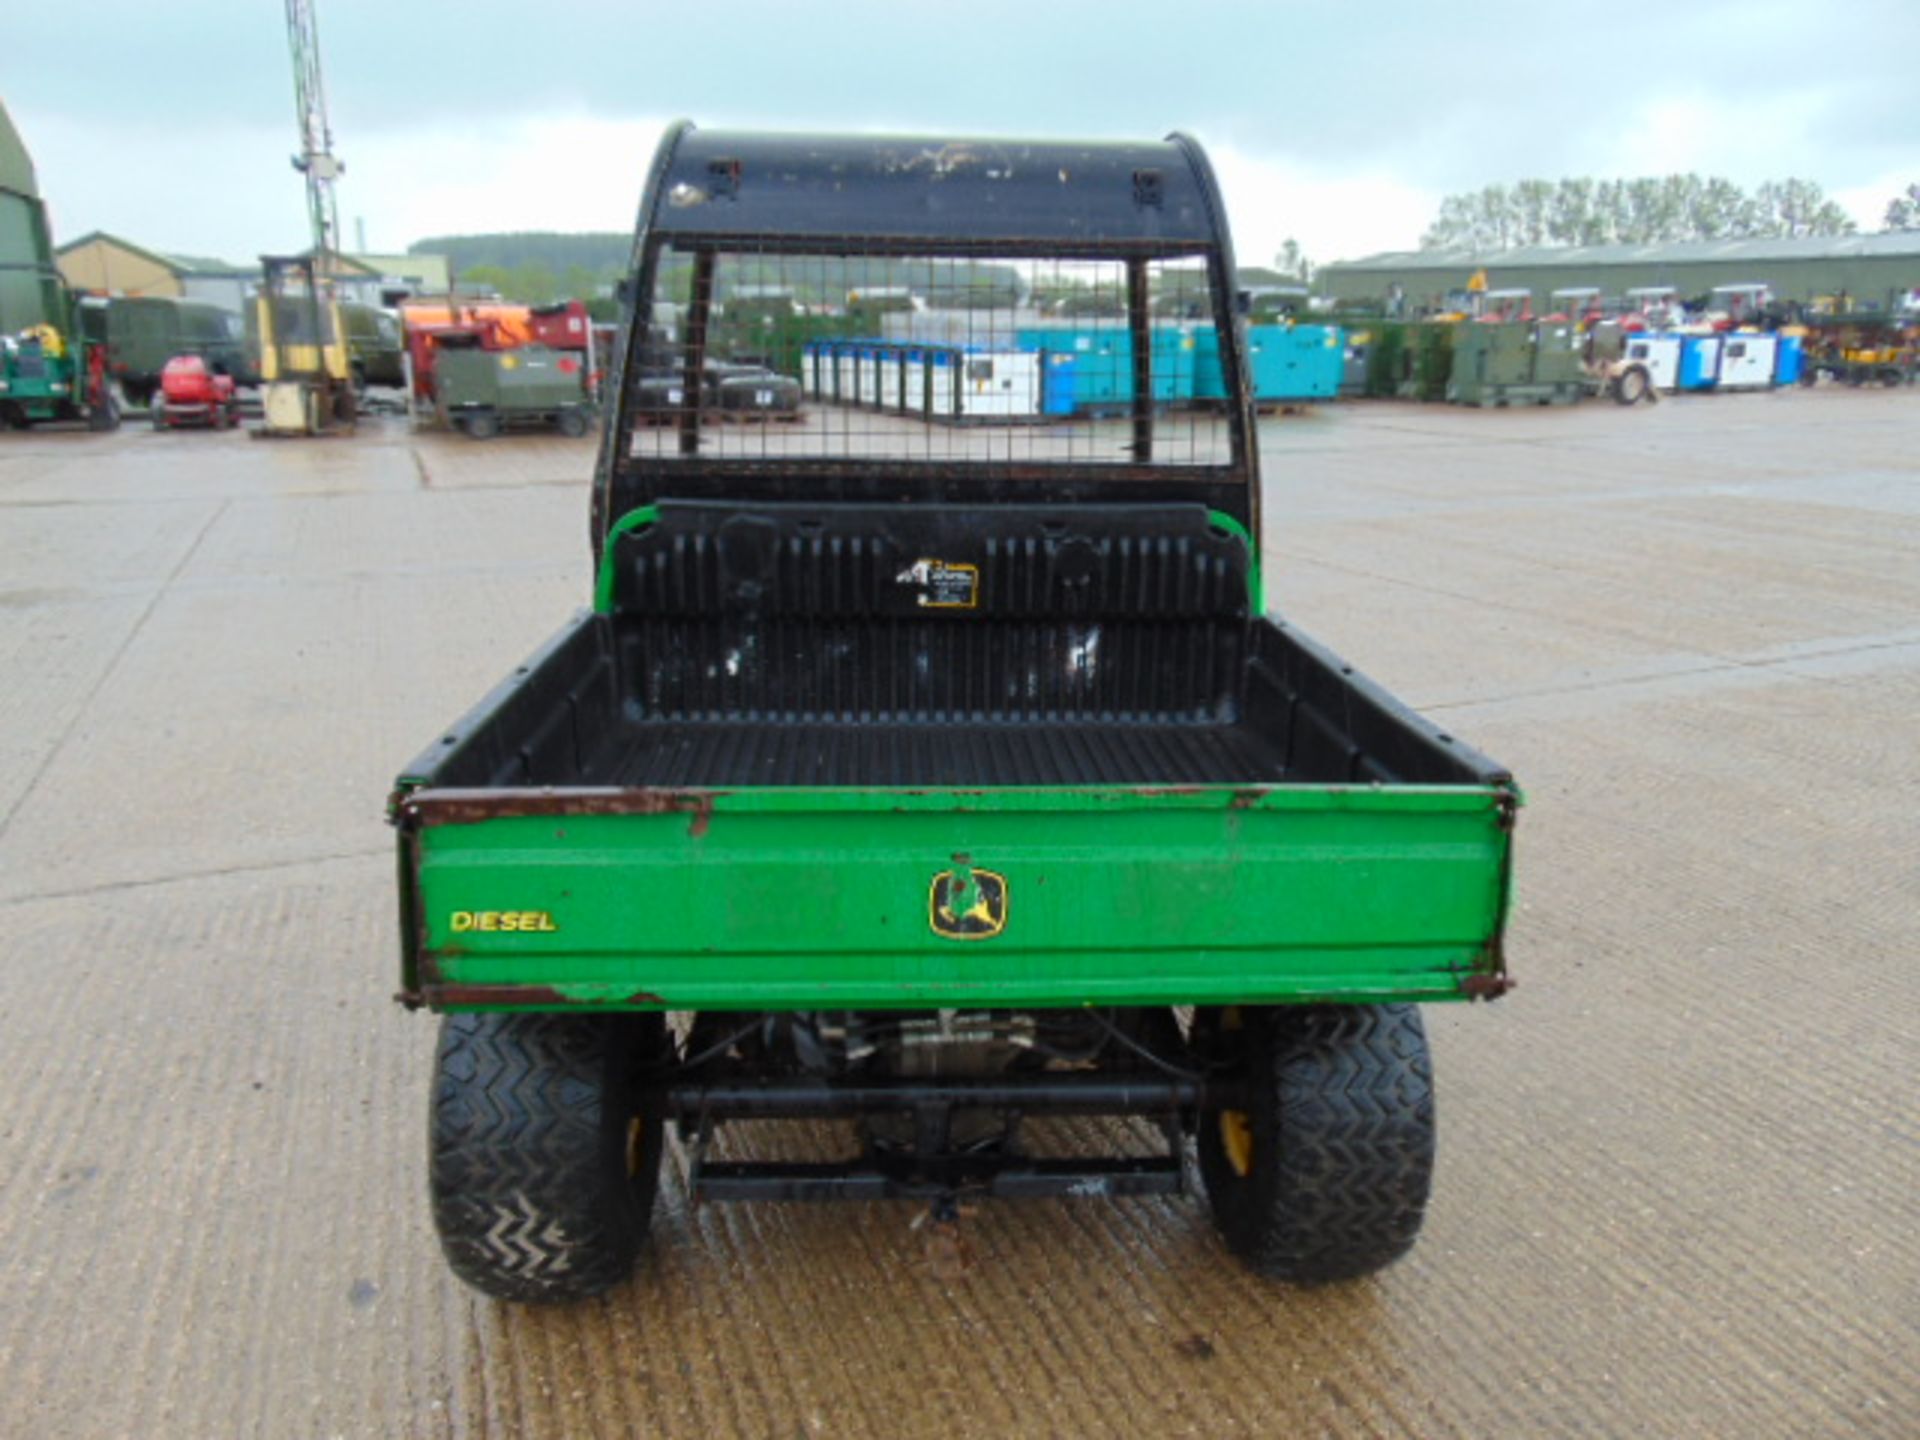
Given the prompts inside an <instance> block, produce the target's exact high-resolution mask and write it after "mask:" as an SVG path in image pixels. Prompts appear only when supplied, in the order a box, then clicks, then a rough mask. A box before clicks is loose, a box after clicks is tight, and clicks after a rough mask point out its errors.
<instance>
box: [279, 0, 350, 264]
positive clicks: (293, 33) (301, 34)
mask: <svg viewBox="0 0 1920 1440" xmlns="http://www.w3.org/2000/svg"><path fill="white" fill-rule="evenodd" d="M287 44H288V46H289V47H290V48H291V49H292V51H293V99H294V104H295V105H296V106H297V107H298V109H299V112H300V153H299V154H298V155H296V156H294V157H293V168H294V169H296V170H298V171H299V172H300V173H301V174H303V175H304V176H306V177H307V220H308V223H309V225H310V226H311V228H312V231H313V253H314V256H315V257H316V258H317V259H324V257H326V256H328V255H336V254H338V253H339V249H340V212H339V209H338V207H337V206H336V204H335V202H334V198H333V182H334V181H335V180H336V179H338V178H339V176H340V175H341V174H342V173H343V172H344V171H345V170H346V168H347V167H346V166H344V165H342V164H341V163H340V162H339V161H338V160H336V159H335V158H334V156H333V128H332V126H330V125H329V124H328V123H327V92H326V88H325V87H324V86H323V85H322V83H321V80H320V27H319V23H318V21H317V20H316V19H315V17H314V11H313V0H287Z"/></svg>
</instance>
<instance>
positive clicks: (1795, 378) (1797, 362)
mask: <svg viewBox="0 0 1920 1440" xmlns="http://www.w3.org/2000/svg"><path fill="white" fill-rule="evenodd" d="M1774 338H1775V339H1777V340H1778V341H1779V342H1780V344H1779V348H1778V349H1776V350H1775V351H1774V352H1773V383H1774V384H1776V385H1798V384H1799V383H1800V375H1801V372H1802V371H1803V370H1805V369H1806V366H1807V352H1806V344H1805V341H1804V340H1803V338H1802V337H1801V336H1798V335H1778V336H1775V337H1774Z"/></svg>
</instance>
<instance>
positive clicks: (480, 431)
mask: <svg viewBox="0 0 1920 1440" xmlns="http://www.w3.org/2000/svg"><path fill="white" fill-rule="evenodd" d="M460 428H461V429H462V430H464V431H466V432H467V438H468V439H470V440H491V439H493V437H494V436H496V435H498V434H499V433H500V421H499V418H498V417H497V416H495V415H493V414H492V413H491V412H489V411H486V410H470V411H468V412H467V413H466V414H464V415H462V416H461V417H460Z"/></svg>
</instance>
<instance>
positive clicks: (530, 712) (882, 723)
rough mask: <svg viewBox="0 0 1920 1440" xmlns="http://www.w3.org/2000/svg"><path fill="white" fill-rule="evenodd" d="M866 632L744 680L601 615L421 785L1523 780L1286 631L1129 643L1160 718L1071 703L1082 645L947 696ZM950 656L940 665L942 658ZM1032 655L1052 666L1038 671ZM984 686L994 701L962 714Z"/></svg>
mask: <svg viewBox="0 0 1920 1440" xmlns="http://www.w3.org/2000/svg"><path fill="white" fill-rule="evenodd" d="M847 633H848V632H847V631H846V630H844V629H841V628H839V627H834V628H833V629H832V630H831V631H830V632H827V633H822V634H819V635H816V636H815V643H813V644H811V645H808V646H804V647H802V646H799V645H798V644H797V642H796V643H795V644H794V646H793V647H792V648H788V647H782V648H783V649H784V650H785V653H787V654H788V655H793V654H796V653H799V652H800V650H802V649H804V651H805V652H806V654H807V655H808V656H809V657H810V663H809V664H808V665H806V666H804V667H798V668H795V667H792V666H788V665H785V664H784V663H783V665H782V666H780V667H773V668H770V669H767V670H760V669H755V668H751V667H741V670H740V673H739V674H738V675H736V676H728V674H727V672H728V668H729V660H730V658H731V657H732V656H734V655H735V654H737V653H738V649H739V647H738V646H735V645H733V644H730V643H729V644H725V645H721V646H718V647H716V646H714V644H713V640H714V637H713V636H712V635H711V634H710V633H706V632H702V631H700V630H697V629H696V630H691V631H690V630H686V629H681V628H679V627H672V628H671V629H669V630H661V629H659V628H656V627H654V626H651V625H647V624H634V623H632V622H626V621H622V620H620V619H619V618H617V617H613V616H606V615H594V614H585V615H582V616H580V617H579V618H578V619H577V620H575V621H574V622H573V624H571V625H570V626H568V627H567V629H565V630H564V631H562V632H561V633H560V634H559V635H558V636H556V637H555V638H554V639H553V641H551V642H550V643H549V644H548V645H547V646H546V647H545V648H544V649H542V651H541V652H540V653H539V654H537V655H535V656H534V657H533V658H532V659H531V660H530V661H529V662H528V663H527V664H526V665H524V666H522V667H521V668H520V670H519V671H518V672H516V674H515V675H514V677H513V678H512V679H511V680H509V681H508V682H507V683H506V684H504V685H502V686H501V687H500V688H499V689H498V690H496V691H495V692H494V693H493V694H492V695H490V696H488V697H487V699H486V700H484V701H482V702H481V704H480V705H479V706H478V707H477V708H476V709H475V710H474V711H473V712H472V713H471V714H470V715H468V716H467V717H466V718H465V719H463V720H462V721H461V722H460V723H459V724H457V725H456V726H454V727H453V728H452V729H450V730H448V731H447V732H446V734H445V735H444V737H443V738H442V739H441V740H440V741H439V742H438V743H437V744H436V745H434V746H433V747H432V748H431V749H430V750H429V751H428V752H427V753H426V754H424V755H422V756H421V757H420V758H419V759H418V760H416V761H415V763H414V766H413V767H412V769H411V770H410V771H409V772H408V777H409V778H410V779H412V780H414V781H417V782H421V783H426V784H431V785H439V786H448V787H457V788H463V789H521V788H527V787H539V786H554V787H568V786H594V787H603V786H622V787H645V788H653V789H700V788H739V787H743V786H756V785H773V786H779V785H827V786H833V785H846V786H862V785H875V786H899V787H906V788H917V787H922V786H924V787H933V788H938V787H961V788H968V787H975V786H1000V785H1042V786H1045V785H1066V786H1099V785H1126V786H1157V785H1167V786H1192V785H1250V784H1281V783H1288V784H1375V783H1377V784H1434V785H1450V784H1460V785H1485V784H1493V783H1501V782H1503V781H1505V780H1506V779H1507V778H1508V776H1507V774H1506V772H1505V771H1504V770H1501V769H1500V768H1499V767H1498V766H1496V765H1494V764H1493V763H1492V762H1491V761H1489V760H1487V759H1486V758H1485V757H1484V756H1482V755H1480V754H1478V753H1477V752H1475V751H1473V750H1472V749H1470V748H1468V747H1466V746H1464V745H1461V744H1459V743H1458V742H1457V741H1455V740H1454V739H1453V738H1452V737H1451V736H1449V735H1446V734H1445V733H1443V732H1442V731H1441V730H1440V729H1439V728H1438V727H1437V726H1435V725H1433V724H1432V723H1431V722H1429V721H1427V720H1424V719H1422V718H1421V717H1420V716H1418V715H1416V714H1414V713H1413V712H1412V711H1410V710H1408V709H1406V708H1405V707H1404V706H1402V705H1400V704H1398V703H1397V702H1396V701H1394V700H1393V699H1392V698H1391V697H1390V696H1388V695H1387V694H1386V692H1384V691H1383V690H1381V689H1380V688H1379V687H1378V686H1376V685H1374V684H1373V683H1372V682H1370V681H1369V680H1367V679H1366V678H1365V677H1363V676H1361V675H1359V674H1357V673H1355V672H1354V671H1353V670H1352V669H1351V668H1350V667H1348V666H1346V665H1343V664H1342V663H1341V662H1340V660H1339V659H1338V657H1336V656H1334V655H1332V654H1330V653H1328V652H1327V651H1325V650H1324V649H1322V648H1321V647H1320V646H1319V645H1317V644H1316V643H1315V642H1313V641H1312V640H1310V639H1308V638H1307V637H1306V636H1303V635H1301V634H1300V633H1299V632H1297V631H1295V630H1293V629H1292V628H1291V627H1288V626H1285V625H1282V624H1280V623H1279V622H1276V621H1273V620H1256V621H1253V622H1252V623H1251V624H1248V623H1244V622H1243V623H1240V624H1227V625H1220V626H1200V627H1195V628H1194V629H1193V630H1192V631H1190V632H1188V634H1187V635H1186V636H1185V637H1184V638H1185V641H1186V643H1185V645H1184V647H1173V646H1168V645H1166V644H1165V643H1164V641H1163V640H1161V639H1156V640H1155V641H1153V643H1151V644H1143V643H1138V642H1140V638H1141V637H1138V636H1133V637H1129V636H1127V635H1125V634H1123V633H1114V631H1113V629H1112V627H1111V626H1110V627H1109V633H1108V642H1109V643H1108V645H1107V653H1108V654H1109V655H1110V656H1111V657H1112V658H1113V659H1114V660H1116V661H1125V660H1129V659H1130V660H1133V661H1135V662H1136V663H1137V662H1138V661H1139V660H1140V659H1141V658H1142V657H1143V655H1145V654H1149V653H1155V654H1158V655H1160V656H1161V657H1163V664H1162V666H1161V668H1160V674H1159V677H1158V679H1159V687H1158V688H1159V693H1160V694H1161V695H1162V697H1163V699H1162V704H1161V706H1160V707H1159V708H1156V709H1152V710H1145V709H1132V708H1129V707H1128V706H1126V705H1124V704H1122V703H1120V702H1121V701H1123V700H1125V699H1126V698H1128V697H1129V696H1130V695H1131V694H1132V692H1133V691H1134V685H1133V678H1132V677H1131V676H1130V675H1129V674H1128V673H1127V672H1128V670H1129V669H1130V666H1128V665H1126V664H1124V663H1118V664H1114V665H1112V666H1111V667H1109V668H1108V669H1107V670H1106V671H1105V672H1104V673H1103V674H1102V675H1101V676H1100V677H1098V678H1097V679H1096V680H1094V681H1092V682H1090V683H1087V684H1085V685H1080V684H1076V685H1074V686H1070V687H1064V688H1063V687H1062V686H1061V685H1060V684H1059V683H1058V681H1059V675H1060V671H1059V670H1058V668H1057V667H1056V666H1055V665H1054V664H1053V663H1051V662H1052V659H1053V658H1054V657H1057V656H1058V655H1059V654H1060V653H1062V651H1063V650H1070V649H1071V648H1072V644H1071V642H1070V641H1067V640H1058V639H1056V643H1052V644H1046V643H1039V640H1035V639H1034V638H1033V637H1032V636H1028V637H1025V638H1015V637H1012V636H1008V635H1002V636H1000V637H998V638H997V639H996V638H995V637H992V636H987V635H982V636H981V637H979V642H978V649H977V651H976V652H975V658H976V664H985V663H986V661H985V659H984V657H993V658H992V663H991V665H989V666H988V668H987V670H985V671H982V670H978V669H977V670H976V672H975V673H976V681H977V683H975V684H973V685H971V686H954V687H948V686H945V685H943V686H940V687H936V689H935V691H934V692H933V693H932V694H931V696H930V697H927V696H919V695H917V692H916V685H915V683H914V682H911V681H907V680H897V679H895V678H894V677H892V676H890V675H889V674H888V673H887V669H886V667H880V668H877V669H876V668H874V667H872V666H870V665H868V664H866V663H865V659H866V657H853V656H848V655H845V654H841V653H839V650H840V647H841V645H842V643H843V642H844V641H845V639H846V636H847ZM1045 638H1046V637H1045V636H1041V637H1040V639H1041V640H1044V639H1045ZM882 648H883V649H886V648H891V647H890V645H889V646H886V647H882ZM930 648H931V651H932V653H933V654H935V655H936V657H937V656H938V655H939V654H940V647H939V646H938V645H934V646H932V647H930ZM915 653H916V654H925V653H928V652H927V651H916V652H915ZM663 654H666V655H670V656H671V663H670V664H669V663H667V662H666V661H665V660H663V658H662V657H663ZM1023 654H1026V655H1031V656H1035V657H1038V663H1037V664H1035V665H1034V666H1032V667H1029V665H1028V664H1027V663H1025V662H1020V661H1018V657H1019V656H1021V655H1023ZM1176 654H1178V655H1179V660H1178V661H1177V663H1176V662H1175V661H1174V658H1173V657H1174V656H1175V655H1176ZM1010 657H1011V658H1010ZM1009 666H1011V668H1010V669H1009ZM842 672H845V673H844V674H843V673H842ZM1039 672H1045V676H1044V677H1043V675H1042V674H1041V673H1039ZM1169 672H1172V673H1175V674H1179V675H1184V676H1185V677H1186V678H1187V680H1188V681H1189V683H1191V682H1193V681H1195V680H1198V681H1202V682H1204V684H1203V685H1202V686H1201V687H1200V688H1198V689H1190V688H1189V689H1183V687H1181V686H1176V685H1172V684H1169V683H1167V680H1168V675H1169ZM718 677H725V678H724V679H722V678H718ZM836 677H838V678H836ZM1050 686H1051V687H1052V688H1049V687H1050ZM967 691H971V694H972V699H973V701H974V703H972V704H965V705H963V704H961V703H959V701H960V700H961V699H962V698H964V692H967ZM1008 693H1018V694H1020V695H1021V696H1022V697H1023V698H1022V700H1021V703H1020V704H1019V705H1017V706H1001V707H999V708H995V707H993V706H990V705H987V704H985V703H984V697H985V696H987V695H988V694H1002V695H1004V694H1008ZM928 699H930V700H931V702H932V703H926V702H927V700H928ZM826 701H831V702H832V703H823V702H826ZM910 701H911V702H915V703H907V702H910Z"/></svg>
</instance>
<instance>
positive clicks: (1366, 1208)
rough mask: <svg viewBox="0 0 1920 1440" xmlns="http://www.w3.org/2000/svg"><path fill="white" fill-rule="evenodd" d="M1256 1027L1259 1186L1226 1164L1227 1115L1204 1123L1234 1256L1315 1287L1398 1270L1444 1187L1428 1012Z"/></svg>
mask: <svg viewBox="0 0 1920 1440" xmlns="http://www.w3.org/2000/svg"><path fill="white" fill-rule="evenodd" d="M1248 1017H1249V1024H1250V1028H1251V1032H1252V1033H1251V1034H1249V1035H1248V1036H1247V1037H1246V1039H1245V1040H1244V1041H1243V1042H1242V1044H1243V1046H1244V1048H1243V1049H1242V1051H1241V1053H1242V1055H1243V1057H1244V1063H1245V1064H1246V1067H1247V1072H1248V1092H1249V1093H1248V1098H1247V1103H1248V1110H1247V1112H1246V1114H1247V1119H1248V1122H1249V1124H1250V1127H1251V1129H1252V1134H1253V1160H1252V1164H1251V1165H1250V1167H1249V1170H1248V1173H1247V1174H1246V1175H1244V1176H1243V1175H1240V1174H1238V1173H1237V1172H1236V1171H1235V1169H1234V1168H1233V1166H1232V1164H1231V1163H1230V1162H1229V1160H1228V1158H1227V1155H1226V1151H1225V1147H1224V1143H1223V1141H1222V1140H1221V1137H1220V1124H1219V1112H1217V1111H1216V1112H1213V1113H1212V1114H1209V1115H1205V1116H1202V1117H1201V1124H1200V1134H1199V1152H1200V1168H1201V1175H1202V1178H1203V1179H1204V1180H1205V1182H1206V1187H1207V1196H1208V1200H1209V1202H1210V1204H1211V1206H1212V1209H1213V1214H1214V1219H1215V1222H1216V1223H1217V1224H1218V1225H1219V1227H1220V1231H1221V1234H1222V1236H1223V1237H1224V1238H1225V1240H1226V1242H1227V1245H1228V1247H1229V1248H1230V1249H1232V1250H1233V1251H1234V1252H1235V1253H1236V1254H1237V1255H1238V1256H1239V1257H1240V1258H1241V1259H1242V1260H1243V1261H1245V1262H1246V1264H1247V1265H1248V1266H1249V1267H1250V1268H1251V1269H1253V1270H1255V1271H1257V1272H1258V1273H1260V1274H1262V1275H1266V1276H1270V1277H1272V1278H1275V1279H1280V1280H1288V1281H1293V1282H1295V1283H1298V1284H1307V1285H1314V1284H1326V1283H1331V1282H1334V1281H1340V1280H1348V1279H1352V1278H1354V1277H1356V1276H1360V1275H1365V1274H1368V1273H1370V1272H1372V1271H1374V1270H1378V1269H1380V1268H1381V1267H1382V1266H1384V1265H1388V1264H1391V1263H1392V1262H1393V1261H1395V1260H1397V1259H1399V1258H1400V1257H1401V1256H1402V1255H1404V1254H1406V1252H1407V1251H1408V1250H1409V1249H1411V1248H1412V1246H1413V1242H1414V1239H1415V1237H1416V1236H1417V1235H1418V1234H1419V1232H1420V1224H1421V1221H1422V1219H1423V1218H1424V1217H1425V1212H1426V1204H1427V1195H1428V1192H1429V1190H1430V1188H1431V1185H1432V1179H1433V1161H1434V1142H1435V1130H1434V1104H1433V1067H1432V1063H1431V1061H1430V1059H1429V1057H1428V1053H1427V1040H1426V1030H1425V1028H1424V1026H1423V1025H1422V1024H1421V1020H1420V1011H1419V1009H1418V1007H1416V1006H1413V1005H1353V1006H1342V1005H1330V1006H1313V1007H1301V1008H1297V1009H1296V1008H1291V1007H1275V1008H1273V1009H1271V1010H1266V1011H1256V1012H1248Z"/></svg>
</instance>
